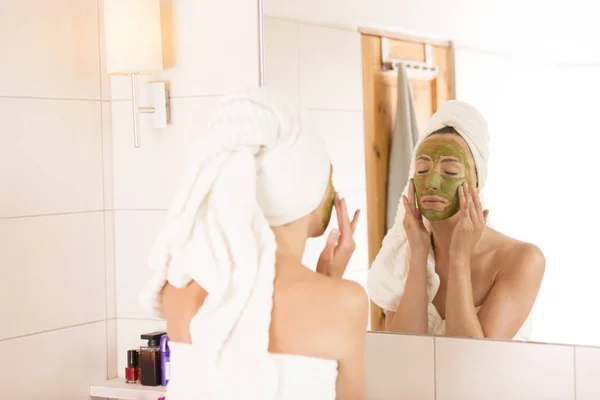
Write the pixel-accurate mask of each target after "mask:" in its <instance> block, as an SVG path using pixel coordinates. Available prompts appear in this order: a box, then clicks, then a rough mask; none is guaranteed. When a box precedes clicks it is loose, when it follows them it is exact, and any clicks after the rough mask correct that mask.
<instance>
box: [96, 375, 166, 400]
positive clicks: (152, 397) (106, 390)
mask: <svg viewBox="0 0 600 400" xmlns="http://www.w3.org/2000/svg"><path fill="white" fill-rule="evenodd" d="M166 393H167V388H166V387H164V386H142V385H140V384H139V383H125V378H115V379H109V380H107V381H104V382H100V383H98V384H95V385H91V386H90V396H91V397H92V398H98V397H99V398H104V399H120V400H157V399H158V398H159V397H164V396H165V394H166Z"/></svg>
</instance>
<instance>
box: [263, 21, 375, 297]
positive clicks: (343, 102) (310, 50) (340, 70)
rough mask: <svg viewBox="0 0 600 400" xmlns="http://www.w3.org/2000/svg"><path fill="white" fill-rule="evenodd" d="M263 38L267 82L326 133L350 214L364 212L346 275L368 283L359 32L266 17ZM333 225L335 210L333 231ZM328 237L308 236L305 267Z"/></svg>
mask: <svg viewBox="0 0 600 400" xmlns="http://www.w3.org/2000/svg"><path fill="white" fill-rule="evenodd" d="M264 36H265V82H266V84H267V85H270V86H275V87H277V88H280V89H281V90H283V91H285V92H286V93H287V94H288V95H289V96H291V97H293V98H294V99H295V100H296V101H297V102H298V104H299V107H300V109H301V112H302V118H303V124H304V128H305V129H310V130H314V131H317V132H319V133H320V134H322V135H323V136H324V137H325V140H326V143H327V147H328V150H329V153H330V156H331V161H332V164H333V180H334V184H335V187H336V189H337V191H338V192H339V193H340V196H341V197H343V198H345V199H346V201H347V203H348V207H349V212H350V213H351V214H352V213H353V212H354V210H356V209H361V211H362V215H361V216H360V219H359V224H358V227H357V230H356V233H355V235H354V237H355V241H356V244H357V248H356V251H355V253H354V255H353V256H352V259H351V260H350V263H349V265H348V268H347V269H346V274H345V278H347V279H351V280H354V281H357V282H359V283H361V284H362V285H363V286H366V278H367V270H368V267H369V265H368V262H369V260H368V246H367V213H366V180H365V168H364V164H365V161H364V160H365V155H364V154H365V150H364V138H363V113H362V72H361V55H360V35H359V34H358V33H357V32H352V31H347V30H343V29H336V28H328V27H321V26H318V25H314V24H304V23H299V22H295V21H289V20H284V19H278V18H269V17H266V18H265V31H264ZM350 217H352V215H351V216H350ZM334 227H337V219H336V215H335V213H334V215H333V216H332V223H331V224H330V229H331V228H334ZM326 237H327V235H326V234H325V235H323V236H322V237H320V238H316V239H311V240H309V242H308V245H307V249H306V252H305V256H304V263H305V265H307V266H308V267H310V268H314V267H315V266H316V262H317V259H318V257H319V255H320V252H321V251H322V249H323V246H324V244H325V239H326Z"/></svg>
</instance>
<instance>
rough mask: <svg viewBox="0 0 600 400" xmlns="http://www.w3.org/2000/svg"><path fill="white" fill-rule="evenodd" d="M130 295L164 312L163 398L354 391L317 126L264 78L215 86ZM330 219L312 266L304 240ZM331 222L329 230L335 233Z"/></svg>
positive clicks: (346, 394)
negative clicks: (239, 87)
mask: <svg viewBox="0 0 600 400" xmlns="http://www.w3.org/2000/svg"><path fill="white" fill-rule="evenodd" d="M192 154H193V157H192V159H191V162H192V165H191V166H190V170H191V171H190V175H189V176H188V178H187V179H186V180H184V183H183V185H182V186H181V188H180V189H179V192H178V193H177V195H176V196H175V199H174V202H173V205H172V206H171V209H170V211H169V213H168V216H167V221H166V224H165V227H164V229H163V230H162V231H161V234H160V236H159V238H158V240H157V243H156V245H155V247H154V249H153V252H152V254H151V257H150V265H151V267H152V268H153V269H154V270H155V276H154V278H153V280H152V282H150V284H149V286H148V288H147V290H146V291H145V292H144V293H143V295H142V303H143V304H144V305H146V306H147V307H148V308H150V309H152V310H153V311H155V312H156V313H157V315H159V316H163V317H165V318H166V320H167V331H168V335H169V338H170V350H171V376H170V381H169V384H168V386H167V398H168V399H170V400H179V399H257V400H270V399H281V400H288V399H309V398H310V399H324V400H325V399H335V398H339V399H366V394H365V381H364V367H363V352H364V341H365V335H366V324H367V315H368V301H367V297H366V293H365V292H364V290H363V289H362V287H360V285H358V284H356V283H354V282H350V281H345V280H342V279H341V277H342V274H343V272H344V270H345V268H346V265H347V263H348V261H349V259H350V256H351V255H352V252H353V250H354V241H353V239H352V235H353V232H354V229H355V227H356V223H357V219H358V212H357V213H356V214H355V216H354V218H353V220H352V221H350V220H349V218H348V211H347V209H346V204H345V201H344V200H341V199H339V198H338V197H337V195H336V194H335V191H334V189H333V186H332V183H331V165H330V161H329V157H328V155H327V152H326V149H325V144H324V142H323V140H322V138H321V137H319V136H317V135H313V134H311V133H310V132H304V131H302V130H301V128H300V125H299V122H298V116H297V114H296V113H295V112H294V111H293V110H292V109H288V108H287V107H286V106H285V105H284V103H283V102H282V101H281V99H279V98H278V97H276V96H273V94H272V93H270V92H269V91H267V90H266V89H264V88H263V89H258V90H249V91H247V92H246V93H243V94H240V95H235V96H231V97H228V98H227V99H225V100H224V101H223V103H222V104H221V105H220V106H219V108H218V110H217V114H216V117H215V119H214V120H213V122H212V123H211V126H210V129H209V130H208V131H207V132H205V133H203V134H202V135H201V137H200V139H199V142H198V145H197V147H196V150H195V151H194V152H193V153H192ZM333 205H335V207H336V212H337V215H338V225H339V228H340V230H339V231H333V233H332V234H331V235H330V237H329V238H328V241H327V245H326V247H325V250H324V251H323V253H322V255H321V258H320V260H319V265H318V266H317V272H318V273H315V272H312V271H311V270H309V269H308V268H306V267H304V266H303V265H302V263H301V259H302V253H303V252H304V247H305V244H306V240H307V239H308V238H309V237H315V236H320V235H322V234H323V233H324V232H325V229H326V228H327V226H328V224H329V219H330V216H331V210H332V207H333ZM336 233H337V234H336Z"/></svg>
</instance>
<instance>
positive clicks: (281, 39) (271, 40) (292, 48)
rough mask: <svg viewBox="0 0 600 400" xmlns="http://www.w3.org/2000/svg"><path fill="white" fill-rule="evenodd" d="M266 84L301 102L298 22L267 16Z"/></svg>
mask: <svg viewBox="0 0 600 400" xmlns="http://www.w3.org/2000/svg"><path fill="white" fill-rule="evenodd" d="M264 24H265V25H264V41H265V50H264V51H265V85H267V86H270V87H274V88H276V89H278V90H280V91H281V92H282V93H284V94H285V95H286V96H288V97H289V98H290V99H291V100H292V101H295V102H297V103H298V104H299V103H300V93H299V90H300V89H299V84H300V83H299V76H298V29H299V27H298V24H297V23H296V22H291V21H285V20H280V19H275V18H265V22H264Z"/></svg>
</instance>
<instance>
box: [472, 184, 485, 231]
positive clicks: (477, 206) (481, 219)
mask: <svg viewBox="0 0 600 400" xmlns="http://www.w3.org/2000/svg"><path fill="white" fill-rule="evenodd" d="M471 192H472V195H471V196H472V197H473V203H474V204H475V212H476V214H477V220H478V221H479V222H480V223H481V224H485V217H484V216H483V207H482V205H481V199H480V198H479V193H477V189H475V188H473V189H472V191H471Z"/></svg>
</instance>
